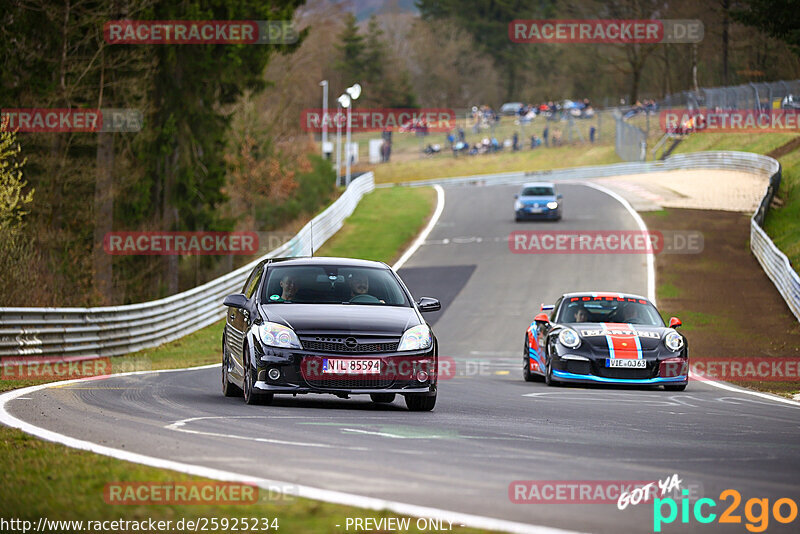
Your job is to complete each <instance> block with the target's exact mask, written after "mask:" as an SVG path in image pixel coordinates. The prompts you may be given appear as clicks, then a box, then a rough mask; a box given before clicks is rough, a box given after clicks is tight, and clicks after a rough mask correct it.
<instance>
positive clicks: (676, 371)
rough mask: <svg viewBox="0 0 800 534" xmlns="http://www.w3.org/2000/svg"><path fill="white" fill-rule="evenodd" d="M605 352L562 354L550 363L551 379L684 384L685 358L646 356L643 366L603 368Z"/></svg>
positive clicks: (634, 383)
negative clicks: (597, 353)
mask: <svg viewBox="0 0 800 534" xmlns="http://www.w3.org/2000/svg"><path fill="white" fill-rule="evenodd" d="M606 357H607V355H598V356H596V357H587V356H584V355H580V356H579V355H570V354H562V355H560V356H557V357H554V358H553V362H552V369H553V378H555V379H557V380H559V381H561V382H584V383H591V382H593V383H602V384H616V385H639V386H643V385H661V384H677V385H681V384H686V383H687V381H688V380H689V376H688V369H689V365H688V357H677V356H675V355H664V354H658V355H649V356H645V357H643V359H644V360H645V361H646V362H647V363H646V367H644V368H617V367H606V366H605V365H606Z"/></svg>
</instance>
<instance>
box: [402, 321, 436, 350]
mask: <svg viewBox="0 0 800 534" xmlns="http://www.w3.org/2000/svg"><path fill="white" fill-rule="evenodd" d="M432 344H433V336H431V329H430V328H428V325H426V324H420V325H417V326H413V327H411V328H409V329H408V330H406V331H405V332H404V333H403V337H402V338H400V345H399V346H398V347H397V350H398V351H401V350H424V349H428V348H430V346H431V345H432Z"/></svg>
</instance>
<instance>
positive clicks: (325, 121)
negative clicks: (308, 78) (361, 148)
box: [319, 80, 328, 159]
mask: <svg viewBox="0 0 800 534" xmlns="http://www.w3.org/2000/svg"><path fill="white" fill-rule="evenodd" d="M319 84H320V85H321V86H322V159H325V145H326V144H327V143H328V80H322V81H321V82H319Z"/></svg>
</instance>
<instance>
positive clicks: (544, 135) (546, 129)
mask: <svg viewBox="0 0 800 534" xmlns="http://www.w3.org/2000/svg"><path fill="white" fill-rule="evenodd" d="M549 135H550V127H549V126H548V125H546V124H545V125H544V131H543V132H542V139H544V146H550V141H549V140H548V136H549Z"/></svg>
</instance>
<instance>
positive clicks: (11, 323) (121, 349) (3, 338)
mask: <svg viewBox="0 0 800 534" xmlns="http://www.w3.org/2000/svg"><path fill="white" fill-rule="evenodd" d="M374 188H375V179H374V176H373V174H372V173H371V172H370V173H366V174H364V175H362V176H360V177H358V178H357V179H355V180H353V181H352V182H351V183H350V186H349V187H348V188H347V190H346V191H345V192H344V193H343V194H342V195H341V196H340V197H339V198H338V199H337V200H336V201H335V202H334V203H333V204H331V206H329V207H328V208H327V209H326V210H325V211H323V212H322V213H321V214H319V215H317V216H316V217H314V219H313V220H312V221H311V222H310V223H308V224H306V225H305V226H304V227H303V228H302V229H301V230H300V231H299V232H298V233H297V235H295V236H294V237H293V238H292V239H291V240H289V241H288V242H286V243H284V244H283V245H282V246H280V247H278V248H276V249H275V250H273V251H271V252H269V253H268V254H266V255H264V256H263V257H261V258H258V259H257V260H254V261H253V262H251V263H249V264H247V265H245V266H244V267H241V268H239V269H236V270H235V271H233V272H231V273H229V274H227V275H225V276H222V277H220V278H217V279H216V280H212V281H211V282H208V283H206V284H203V285H201V286H198V287H195V288H194V289H190V290H189V291H184V292H183V293H178V294H176V295H172V296H170V297H167V298H163V299H159V300H154V301H150V302H143V303H141V304H131V305H127V306H107V307H98V308H0V356H2V357H20V356H54V357H64V358H73V357H74V358H76V359H83V358H97V357H101V356H115V355H120V354H127V353H130V352H134V351H137V350H140V349H144V348H147V347H155V346H158V345H161V344H163V343H166V342H168V341H172V340H175V339H178V338H180V337H183V336H185V335H187V334H190V333H192V332H194V331H196V330H199V329H200V328H203V327H205V326H208V325H210V324H212V323H214V322H216V321H218V320H220V319H222V318H223V317H224V316H225V308H224V307H223V306H222V299H223V298H225V296H226V295H228V294H231V293H236V292H238V291H241V289H242V286H243V285H244V282H245V279H246V278H247V275H248V274H249V273H250V271H251V270H252V268H253V266H254V265H255V264H256V263H258V262H259V261H261V260H262V259H264V258H274V257H281V256H300V255H308V254H309V253H310V251H311V244H312V243H311V240H312V233H313V245H314V248H315V249H316V248H319V246H320V245H322V244H323V243H324V242H325V241H327V240H328V239H329V238H330V237H331V236H332V235H333V234H335V233H336V231H337V230H339V228H341V226H342V223H343V222H344V220H345V219H346V218H347V217H348V216H350V214H351V213H353V210H354V209H355V207H356V206H357V205H358V202H359V201H360V200H361V197H363V196H364V195H365V194H366V193H369V192H370V191H372V190H373V189H374ZM312 229H313V231H312Z"/></svg>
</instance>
